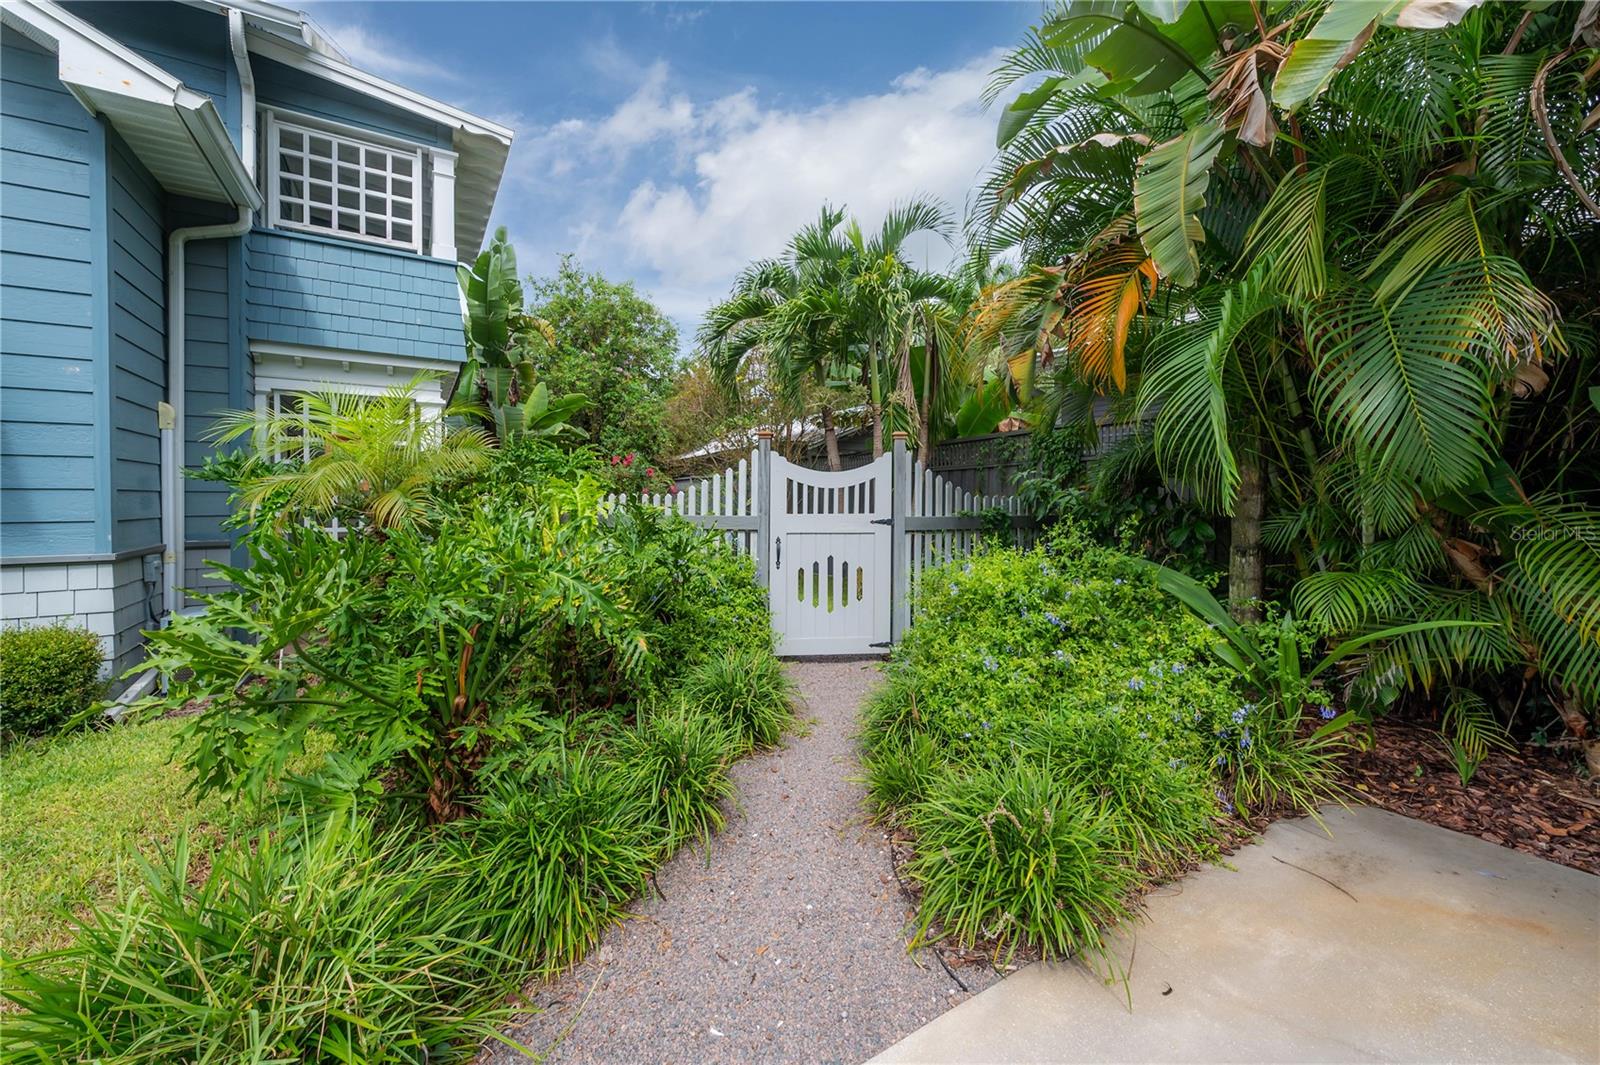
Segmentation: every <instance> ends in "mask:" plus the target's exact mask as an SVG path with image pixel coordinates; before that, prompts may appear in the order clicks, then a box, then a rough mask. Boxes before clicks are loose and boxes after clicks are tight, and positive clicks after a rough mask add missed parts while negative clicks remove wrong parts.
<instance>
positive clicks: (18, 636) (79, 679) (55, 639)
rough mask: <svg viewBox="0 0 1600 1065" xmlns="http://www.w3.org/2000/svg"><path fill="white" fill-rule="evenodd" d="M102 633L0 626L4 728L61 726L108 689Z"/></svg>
mask: <svg viewBox="0 0 1600 1065" xmlns="http://www.w3.org/2000/svg"><path fill="white" fill-rule="evenodd" d="M100 665H101V659H100V638H99V637H98V636H96V635H95V634H94V633H92V632H90V631H89V630H88V629H82V628H74V627H72V626H69V625H60V624H58V625H44V626H39V627H37V628H29V629H6V630H4V631H0V734H4V735H6V736H40V735H44V734H45V733H49V732H55V731H56V730H58V729H59V728H61V726H62V725H64V724H66V723H67V722H68V721H70V720H71V719H72V718H74V717H76V716H77V715H78V714H81V713H83V712H84V711H85V710H87V709H89V707H90V706H91V705H92V704H93V703H94V702H95V701H96V700H98V699H100V698H101V697H102V696H104V695H105V692H106V685H105V682H104V681H102V680H101V679H100Z"/></svg>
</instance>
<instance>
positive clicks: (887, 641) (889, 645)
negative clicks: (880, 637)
mask: <svg viewBox="0 0 1600 1065" xmlns="http://www.w3.org/2000/svg"><path fill="white" fill-rule="evenodd" d="M867 646H868V647H893V646H894V644H893V643H892V642H891V641H889V640H884V641H883V642H882V643H869V644H867Z"/></svg>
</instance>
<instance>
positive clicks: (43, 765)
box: [0, 720, 238, 956]
mask: <svg viewBox="0 0 1600 1065" xmlns="http://www.w3.org/2000/svg"><path fill="white" fill-rule="evenodd" d="M181 725H182V723H181V722H178V721H171V720H166V721H152V722H150V723H148V724H143V725H121V726H117V727H115V728H111V729H108V730H106V731H103V732H81V733H76V734H74V735H70V736H63V737H59V738H56V739H52V740H46V741H42V742H39V743H30V744H25V745H22V746H18V747H15V748H13V749H12V750H10V751H7V752H6V753H5V754H4V755H0V791H3V801H0V869H4V871H5V875H4V876H3V877H0V947H3V948H4V949H5V951H6V952H7V953H8V954H11V955H13V956H14V955H18V954H27V953H32V952H34V951H38V950H46V949H51V948H54V947H59V946H64V945H65V944H66V943H67V941H68V939H69V931H70V927H71V926H70V922H69V920H68V919H67V918H66V917H65V916H64V914H63V910H64V909H66V910H79V909H81V908H82V907H84V906H85V905H86V904H87V903H89V902H94V901H103V900H105V899H107V898H108V897H109V896H110V895H111V894H112V893H113V891H114V889H115V887H116V883H117V873H118V868H119V866H125V862H126V856H127V855H128V854H129V853H130V851H131V850H132V849H133V848H140V849H144V850H147V851H148V850H151V849H153V848H156V847H165V846H166V845H167V844H169V843H171V842H172V841H173V840H174V839H176V838H177V835H178V833H180V832H187V833H189V835H190V837H191V839H193V840H194V841H195V844H196V848H197V850H206V851H209V850H210V849H211V848H213V847H214V846H215V845H216V844H217V843H218V842H220V841H221V840H222V839H223V838H225V835H226V832H227V831H228V830H229V829H230V828H233V827H236V826H237V823H238V822H237V818H236V817H235V816H234V815H232V814H230V813H229V812H228V811H227V810H226V808H225V807H224V806H223V805H222V803H221V802H220V801H218V800H217V799H215V798H212V799H207V800H205V801H203V802H200V803H198V804H197V803H196V802H195V800H194V799H193V798H192V797H191V796H189V795H188V794H187V793H186V792H187V787H188V783H189V774H188V773H187V772H186V771H185V770H184V769H183V767H182V766H181V765H178V764H176V763H174V761H173V748H174V741H175V737H176V735H177V732H178V730H179V728H180V727H181ZM128 872H129V873H131V872H132V870H131V869H128Z"/></svg>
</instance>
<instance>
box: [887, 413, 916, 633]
mask: <svg viewBox="0 0 1600 1065" xmlns="http://www.w3.org/2000/svg"><path fill="white" fill-rule="evenodd" d="M891 476H892V477H893V480H894V491H893V492H892V493H891V498H892V500H893V503H892V504H891V506H892V508H893V509H892V510H891V511H890V515H889V516H890V519H891V521H890V536H891V537H892V539H891V540H890V541H889V642H890V643H899V642H900V639H901V637H903V636H904V635H905V632H906V629H907V628H909V627H910V624H911V600H910V598H909V583H910V582H909V581H908V579H907V578H908V577H909V576H910V575H909V574H908V573H907V572H906V569H907V566H908V564H909V562H910V557H909V553H908V552H907V547H908V542H907V536H906V512H907V511H909V510H910V509H911V452H910V451H909V450H907V448H906V434H905V433H895V434H894V466H893V467H892V473H891Z"/></svg>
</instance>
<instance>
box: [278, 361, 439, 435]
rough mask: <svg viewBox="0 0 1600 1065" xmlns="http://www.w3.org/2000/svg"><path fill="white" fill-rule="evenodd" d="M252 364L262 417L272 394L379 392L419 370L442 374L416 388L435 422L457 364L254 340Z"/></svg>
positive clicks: (424, 410) (419, 403) (419, 402)
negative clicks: (256, 341)
mask: <svg viewBox="0 0 1600 1065" xmlns="http://www.w3.org/2000/svg"><path fill="white" fill-rule="evenodd" d="M250 351H251V356H252V357H253V359H254V362H255V409H256V413H257V414H258V415H265V414H266V412H267V405H268V402H269V397H270V396H271V395H272V393H273V392H350V393H355V394H357V395H363V396H381V395H382V394H383V393H385V392H387V391H389V390H390V389H392V388H394V387H396V386H398V385H403V384H405V383H406V382H407V381H408V380H409V379H410V378H411V377H412V376H413V375H414V374H416V373H418V372H419V371H423V370H432V371H436V372H438V373H439V374H440V375H441V376H439V377H435V378H434V379H433V380H431V381H428V382H426V383H425V384H423V386H422V387H421V388H419V389H418V390H417V393H416V400H417V406H418V407H419V408H420V409H421V410H422V413H423V416H424V417H425V418H427V419H429V420H431V421H437V420H438V419H439V418H440V417H441V415H442V414H443V412H444V406H445V392H446V390H447V389H449V388H450V386H451V385H452V384H453V383H454V380H455V375H456V374H457V373H458V372H460V370H461V364H460V363H458V362H446V361H443V360H438V359H417V358H406V357H402V356H398V355H396V356H388V355H366V354H360V353H357V352H350V351H337V350H334V349H331V348H313V347H300V346H298V345H294V344H263V343H256V344H252V345H251V347H250Z"/></svg>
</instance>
